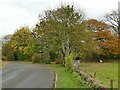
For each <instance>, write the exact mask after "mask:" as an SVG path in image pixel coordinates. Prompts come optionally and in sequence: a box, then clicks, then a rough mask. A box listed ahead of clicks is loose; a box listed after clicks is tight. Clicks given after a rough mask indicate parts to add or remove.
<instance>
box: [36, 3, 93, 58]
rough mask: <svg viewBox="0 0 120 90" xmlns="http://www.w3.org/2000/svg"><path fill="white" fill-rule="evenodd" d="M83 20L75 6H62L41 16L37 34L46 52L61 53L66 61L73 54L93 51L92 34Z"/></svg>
mask: <svg viewBox="0 0 120 90" xmlns="http://www.w3.org/2000/svg"><path fill="white" fill-rule="evenodd" d="M83 20H84V14H83V12H82V11H81V10H79V11H77V10H76V9H75V8H74V6H73V5H72V6H70V5H67V6H66V5H65V6H64V5H62V6H61V7H60V8H57V9H56V10H48V11H46V12H45V16H44V17H41V16H39V22H38V24H36V29H35V32H36V33H37V35H38V37H39V38H40V42H41V44H43V49H44V50H45V49H48V50H47V51H51V50H53V51H54V52H56V53H60V54H61V55H62V57H63V60H64V59H65V57H68V56H69V55H70V53H72V52H76V53H77V54H80V55H83V53H85V52H87V51H92V50H93V48H92V47H93V46H94V45H93V38H92V33H91V32H89V31H88V30H86V28H85V25H84V24H83V23H82V21H83Z"/></svg>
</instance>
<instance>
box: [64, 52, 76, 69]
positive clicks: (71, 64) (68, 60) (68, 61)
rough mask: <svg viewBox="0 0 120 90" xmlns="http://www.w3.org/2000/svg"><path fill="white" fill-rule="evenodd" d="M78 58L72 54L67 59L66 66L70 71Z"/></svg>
mask: <svg viewBox="0 0 120 90" xmlns="http://www.w3.org/2000/svg"><path fill="white" fill-rule="evenodd" d="M75 58H76V54H75V53H71V54H70V55H69V56H68V57H65V66H66V67H67V68H69V69H71V68H72V66H73V61H74V60H75Z"/></svg>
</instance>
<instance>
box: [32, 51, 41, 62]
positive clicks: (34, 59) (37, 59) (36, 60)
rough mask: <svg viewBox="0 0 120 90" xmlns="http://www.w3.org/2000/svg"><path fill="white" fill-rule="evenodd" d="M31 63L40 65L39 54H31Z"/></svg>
mask: <svg viewBox="0 0 120 90" xmlns="http://www.w3.org/2000/svg"><path fill="white" fill-rule="evenodd" d="M31 60H32V62H33V63H40V60H41V55H40V54H37V53H35V54H33V56H32V58H31Z"/></svg>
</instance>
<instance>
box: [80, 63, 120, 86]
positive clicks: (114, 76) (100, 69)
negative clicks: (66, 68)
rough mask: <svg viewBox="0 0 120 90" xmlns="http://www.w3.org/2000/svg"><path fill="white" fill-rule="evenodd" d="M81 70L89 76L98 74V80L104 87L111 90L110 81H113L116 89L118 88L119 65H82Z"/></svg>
mask: <svg viewBox="0 0 120 90" xmlns="http://www.w3.org/2000/svg"><path fill="white" fill-rule="evenodd" d="M80 68H81V69H82V70H84V71H86V73H87V74H88V75H92V76H93V74H94V72H96V80H97V81H98V82H99V83H101V84H102V85H103V86H105V87H107V88H110V80H113V83H114V88H118V63H117V62H111V63H81V65H80Z"/></svg>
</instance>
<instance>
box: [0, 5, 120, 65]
mask: <svg viewBox="0 0 120 90" xmlns="http://www.w3.org/2000/svg"><path fill="white" fill-rule="evenodd" d="M118 15H119V13H118V11H113V12H112V13H111V14H107V15H106V16H105V19H104V20H102V21H100V20H96V19H88V20H86V19H85V14H84V13H83V11H82V10H81V9H76V8H75V7H74V6H73V5H61V6H60V7H58V8H56V9H53V10H47V11H45V13H44V15H39V22H37V23H36V25H35V27H34V28H33V29H30V28H29V27H27V26H24V27H21V28H20V29H18V30H16V32H15V33H14V34H12V35H6V36H4V37H3V38H2V59H3V60H27V61H33V62H43V63H50V62H52V61H56V63H63V64H65V63H66V62H65V61H66V60H68V59H66V58H67V57H71V56H73V57H74V58H73V59H75V57H80V58H81V59H83V60H99V59H105V60H107V59H118V58H119V54H120V52H119V46H118V43H119V41H120V39H119V32H118V31H119V26H120V25H119V17H118ZM113 20H114V22H113ZM65 59H66V60H65Z"/></svg>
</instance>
